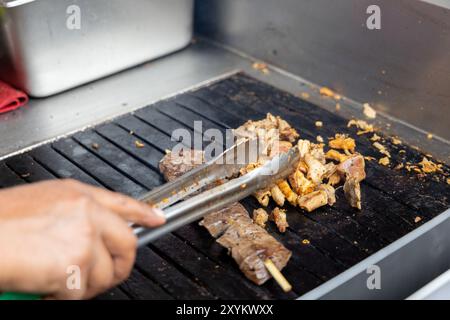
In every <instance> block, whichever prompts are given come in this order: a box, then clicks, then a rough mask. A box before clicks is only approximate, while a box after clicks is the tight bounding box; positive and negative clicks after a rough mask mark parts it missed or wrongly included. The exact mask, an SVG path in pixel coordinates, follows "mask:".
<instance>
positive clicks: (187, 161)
mask: <svg viewBox="0 0 450 320" xmlns="http://www.w3.org/2000/svg"><path fill="white" fill-rule="evenodd" d="M204 160H205V159H204V152H203V151H200V150H190V151H187V152H185V151H183V150H180V152H178V153H175V152H170V153H168V154H166V155H165V156H164V158H163V159H162V160H161V161H160V162H159V170H160V171H161V172H162V174H163V175H164V178H165V179H166V180H167V181H171V180H174V179H175V178H178V177H179V176H182V175H183V174H185V173H186V172H188V171H191V170H192V169H194V168H195V167H197V166H199V165H201V164H202V163H203V162H204Z"/></svg>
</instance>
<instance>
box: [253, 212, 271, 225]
mask: <svg viewBox="0 0 450 320" xmlns="http://www.w3.org/2000/svg"><path fill="white" fill-rule="evenodd" d="M268 220H269V214H268V213H267V211H266V210H264V209H263V208H259V209H256V210H253V221H254V222H255V223H256V224H257V225H258V226H260V227H261V228H265V227H266V223H267V221H268Z"/></svg>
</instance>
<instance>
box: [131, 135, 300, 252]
mask: <svg viewBox="0 0 450 320" xmlns="http://www.w3.org/2000/svg"><path fill="white" fill-rule="evenodd" d="M253 142H255V141H254V140H242V141H241V142H239V143H237V144H235V145H234V146H233V147H231V148H229V149H228V150H226V151H225V152H223V153H222V154H221V155H219V156H217V157H215V158H214V159H212V160H210V161H208V162H206V163H205V164H203V165H200V166H199V167H197V168H195V169H193V170H192V171H190V172H188V173H186V174H185V175H183V176H181V177H179V178H177V179H175V180H173V181H171V182H168V183H166V184H164V185H162V186H161V187H158V188H155V189H153V190H152V191H151V192H149V193H147V194H145V195H144V196H142V197H140V199H139V200H141V201H143V202H146V203H149V204H152V205H155V206H156V207H158V208H160V209H163V211H164V214H165V216H166V220H167V222H166V224H165V225H163V226H160V227H157V228H151V229H148V228H144V227H140V226H136V227H134V233H135V235H136V236H137V237H138V246H139V247H141V246H145V245H147V244H148V243H150V242H152V241H154V240H156V239H157V238H159V237H161V236H163V235H164V234H167V233H169V232H172V231H174V230H176V229H178V228H180V227H182V226H184V225H186V224H189V223H191V222H194V221H196V220H198V219H200V218H202V217H203V216H205V215H206V214H208V213H210V212H213V211H217V210H220V209H222V208H224V207H226V206H227V205H229V204H231V203H233V202H236V201H239V200H242V199H243V198H245V197H247V196H249V195H251V194H253V193H254V192H256V191H257V190H261V189H265V188H267V187H270V186H271V185H272V184H273V183H275V182H277V181H279V180H282V179H285V178H286V177H287V176H288V175H289V174H291V173H292V171H293V170H294V167H295V165H296V163H298V161H299V159H300V155H299V151H298V148H292V149H291V150H289V152H287V153H283V154H280V155H278V156H276V157H274V158H273V159H272V160H270V161H268V162H267V163H265V164H264V165H263V166H261V167H258V168H256V169H255V170H253V171H251V172H249V173H247V174H245V175H242V176H241V177H238V178H235V177H236V176H238V175H239V172H240V170H241V169H242V168H245V167H246V166H247V165H249V164H250V163H252V162H256V160H257V159H258V157H259V152H258V151H257V150H256V149H257V148H255V143H253ZM258 150H259V149H258ZM228 179H229V181H228V182H226V183H223V184H220V185H218V186H216V187H213V188H210V189H207V190H206V191H203V192H201V193H200V194H198V195H193V194H194V193H196V192H197V191H199V190H201V189H205V188H207V187H209V186H211V185H214V184H218V183H219V182H220V181H223V180H228ZM190 195H193V196H192V197H189V198H187V197H188V196H190ZM186 198H187V199H186ZM181 200H183V201H181ZM180 201H181V202H180Z"/></svg>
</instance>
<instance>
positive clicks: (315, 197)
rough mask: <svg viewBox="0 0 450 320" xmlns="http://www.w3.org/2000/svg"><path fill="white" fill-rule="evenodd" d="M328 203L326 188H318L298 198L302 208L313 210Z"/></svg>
mask: <svg viewBox="0 0 450 320" xmlns="http://www.w3.org/2000/svg"><path fill="white" fill-rule="evenodd" d="M327 204H328V195H327V192H325V191H324V190H317V191H314V192H311V193H308V194H307V195H304V196H303V197H300V198H298V205H299V206H300V208H302V209H304V210H306V211H308V212H311V211H314V210H316V209H317V208H320V207H323V206H325V205H327Z"/></svg>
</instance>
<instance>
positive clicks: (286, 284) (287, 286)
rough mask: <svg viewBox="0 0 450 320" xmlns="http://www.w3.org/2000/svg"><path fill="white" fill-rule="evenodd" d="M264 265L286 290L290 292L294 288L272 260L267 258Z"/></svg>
mask: <svg viewBox="0 0 450 320" xmlns="http://www.w3.org/2000/svg"><path fill="white" fill-rule="evenodd" d="M264 265H265V266H266V268H267V270H268V271H269V272H270V274H271V275H272V277H273V278H274V279H275V281H276V282H277V283H278V285H279V286H280V287H281V288H282V289H283V291H284V292H289V291H291V290H292V286H291V284H290V283H289V282H288V281H287V280H286V278H285V277H284V276H283V274H282V273H281V272H280V270H278V268H277V266H276V265H275V264H274V263H273V261H272V260H270V259H267V260H266V261H264Z"/></svg>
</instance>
